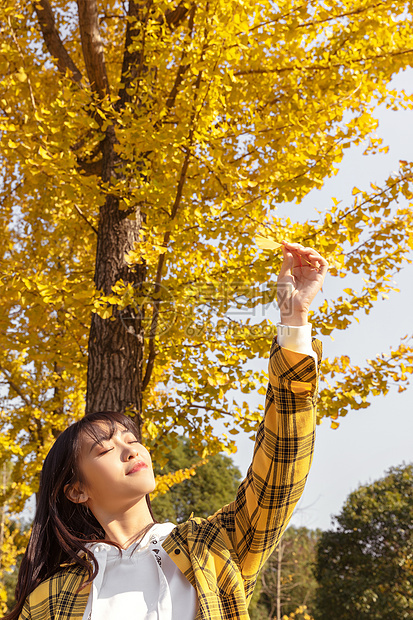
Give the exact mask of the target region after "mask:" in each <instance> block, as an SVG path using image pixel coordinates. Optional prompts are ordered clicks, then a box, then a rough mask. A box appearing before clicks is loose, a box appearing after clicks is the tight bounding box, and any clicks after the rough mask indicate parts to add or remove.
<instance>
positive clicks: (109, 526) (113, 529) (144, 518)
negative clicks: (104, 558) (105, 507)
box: [90, 497, 154, 549]
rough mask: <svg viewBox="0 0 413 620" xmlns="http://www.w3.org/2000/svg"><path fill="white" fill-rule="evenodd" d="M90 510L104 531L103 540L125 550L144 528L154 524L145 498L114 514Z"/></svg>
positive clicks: (92, 508)
mask: <svg viewBox="0 0 413 620" xmlns="http://www.w3.org/2000/svg"><path fill="white" fill-rule="evenodd" d="M90 508H91V510H92V512H93V514H94V515H95V517H96V519H97V520H98V521H99V523H100V525H101V526H102V527H103V529H104V530H105V538H106V539H107V540H111V541H112V542H115V543H117V544H118V545H120V546H121V547H122V548H123V549H126V548H127V547H128V546H129V545H130V544H131V543H132V542H133V541H134V540H136V537H137V536H139V534H140V533H141V532H142V533H143V531H144V530H145V528H147V527H148V526H149V525H150V524H152V523H153V522H154V521H153V518H152V516H151V513H150V512H149V507H148V504H147V503H146V498H145V497H143V498H142V499H141V500H140V501H139V502H138V503H136V504H134V505H132V506H129V507H126V509H125V508H123V509H122V510H121V511H118V512H116V513H107V512H104V511H100V510H94V507H93V506H90Z"/></svg>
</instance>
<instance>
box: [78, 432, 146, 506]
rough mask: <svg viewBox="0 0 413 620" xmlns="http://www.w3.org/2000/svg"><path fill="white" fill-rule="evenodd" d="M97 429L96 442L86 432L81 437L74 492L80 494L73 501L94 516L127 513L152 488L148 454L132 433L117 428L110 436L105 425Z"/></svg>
mask: <svg viewBox="0 0 413 620" xmlns="http://www.w3.org/2000/svg"><path fill="white" fill-rule="evenodd" d="M99 426H100V429H99V431H102V438H101V439H100V442H97V441H96V440H95V439H94V438H93V437H90V436H89V435H87V434H86V433H85V434H84V435H83V438H82V443H81V449H80V459H79V468H80V473H81V477H82V484H80V485H79V487H78V490H79V491H80V492H81V493H83V495H82V497H80V496H79V497H78V499H77V501H82V502H85V503H86V504H87V505H88V506H89V508H90V509H91V510H92V512H93V513H94V514H95V516H97V514H98V513H102V512H104V513H106V514H112V513H117V512H119V511H120V512H122V511H124V510H127V509H128V508H130V507H131V506H133V505H134V504H136V503H137V502H138V501H139V500H141V499H142V498H144V497H145V496H146V495H147V494H148V493H151V492H152V491H153V490H154V488H155V477H154V474H153V470H152V462H151V457H150V454H149V452H148V450H147V449H146V448H145V447H144V446H143V445H142V444H140V443H139V442H138V440H137V439H136V437H135V436H134V434H133V433H131V432H130V431H128V430H127V429H126V428H125V427H123V426H121V425H118V427H117V430H116V432H115V433H114V434H113V436H112V437H110V432H109V428H107V427H106V425H105V423H104V422H102V423H101V424H99ZM106 431H107V432H106ZM71 499H72V498H71Z"/></svg>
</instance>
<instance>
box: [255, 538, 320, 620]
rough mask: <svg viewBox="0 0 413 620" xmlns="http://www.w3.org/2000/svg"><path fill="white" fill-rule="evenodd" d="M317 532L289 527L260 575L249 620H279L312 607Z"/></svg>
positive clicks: (315, 583) (315, 586) (314, 587)
mask: <svg viewBox="0 0 413 620" xmlns="http://www.w3.org/2000/svg"><path fill="white" fill-rule="evenodd" d="M320 535H321V530H309V529H308V528H306V527H294V526H290V527H289V528H288V529H287V530H286V531H285V533H284V535H283V537H282V539H281V541H280V544H279V545H278V547H277V549H276V550H275V551H274V553H273V554H272V555H271V556H270V558H269V559H268V561H267V563H266V564H265V566H264V568H263V569H262V571H261V572H260V576H259V578H258V581H257V592H259V596H258V600H257V601H256V603H255V604H256V607H255V608H253V611H252V613H251V618H252V620H262V619H264V618H275V617H280V618H281V617H282V616H283V615H288V614H291V613H294V612H295V611H296V610H297V609H298V608H300V607H302V606H304V605H305V606H306V607H307V609H308V611H309V612H310V613H311V611H312V609H313V607H314V597H315V590H316V588H317V582H316V580H315V577H314V564H315V559H316V549H317V542H318V540H319V538H320Z"/></svg>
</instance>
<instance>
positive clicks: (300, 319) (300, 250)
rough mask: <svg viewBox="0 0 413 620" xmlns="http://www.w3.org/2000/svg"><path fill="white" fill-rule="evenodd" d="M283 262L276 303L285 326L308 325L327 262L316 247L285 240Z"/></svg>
mask: <svg viewBox="0 0 413 620" xmlns="http://www.w3.org/2000/svg"><path fill="white" fill-rule="evenodd" d="M282 244H283V246H284V247H283V255H284V260H283V263H282V265H281V269H280V273H279V275H278V280H277V302H278V307H279V309H280V314H281V323H282V324H283V325H295V326H299V325H305V324H306V323H307V318H308V311H309V309H310V304H311V302H312V301H313V299H314V297H315V296H316V295H317V293H318V291H319V290H320V289H321V287H322V285H323V282H324V278H325V276H326V273H327V271H328V263H327V261H326V260H325V259H324V258H323V257H322V256H321V254H319V253H318V252H317V251H316V250H313V248H308V247H307V248H306V247H304V246H303V245H301V244H300V243H288V242H287V241H283V242H282Z"/></svg>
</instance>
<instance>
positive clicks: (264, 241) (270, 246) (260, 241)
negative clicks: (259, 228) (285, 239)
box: [255, 235, 282, 250]
mask: <svg viewBox="0 0 413 620" xmlns="http://www.w3.org/2000/svg"><path fill="white" fill-rule="evenodd" d="M255 243H256V244H257V245H258V247H259V248H260V249H261V250H278V249H279V248H282V245H281V243H277V242H276V241H274V240H273V239H269V238H268V237H263V236H262V235H257V236H256V237H255Z"/></svg>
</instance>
